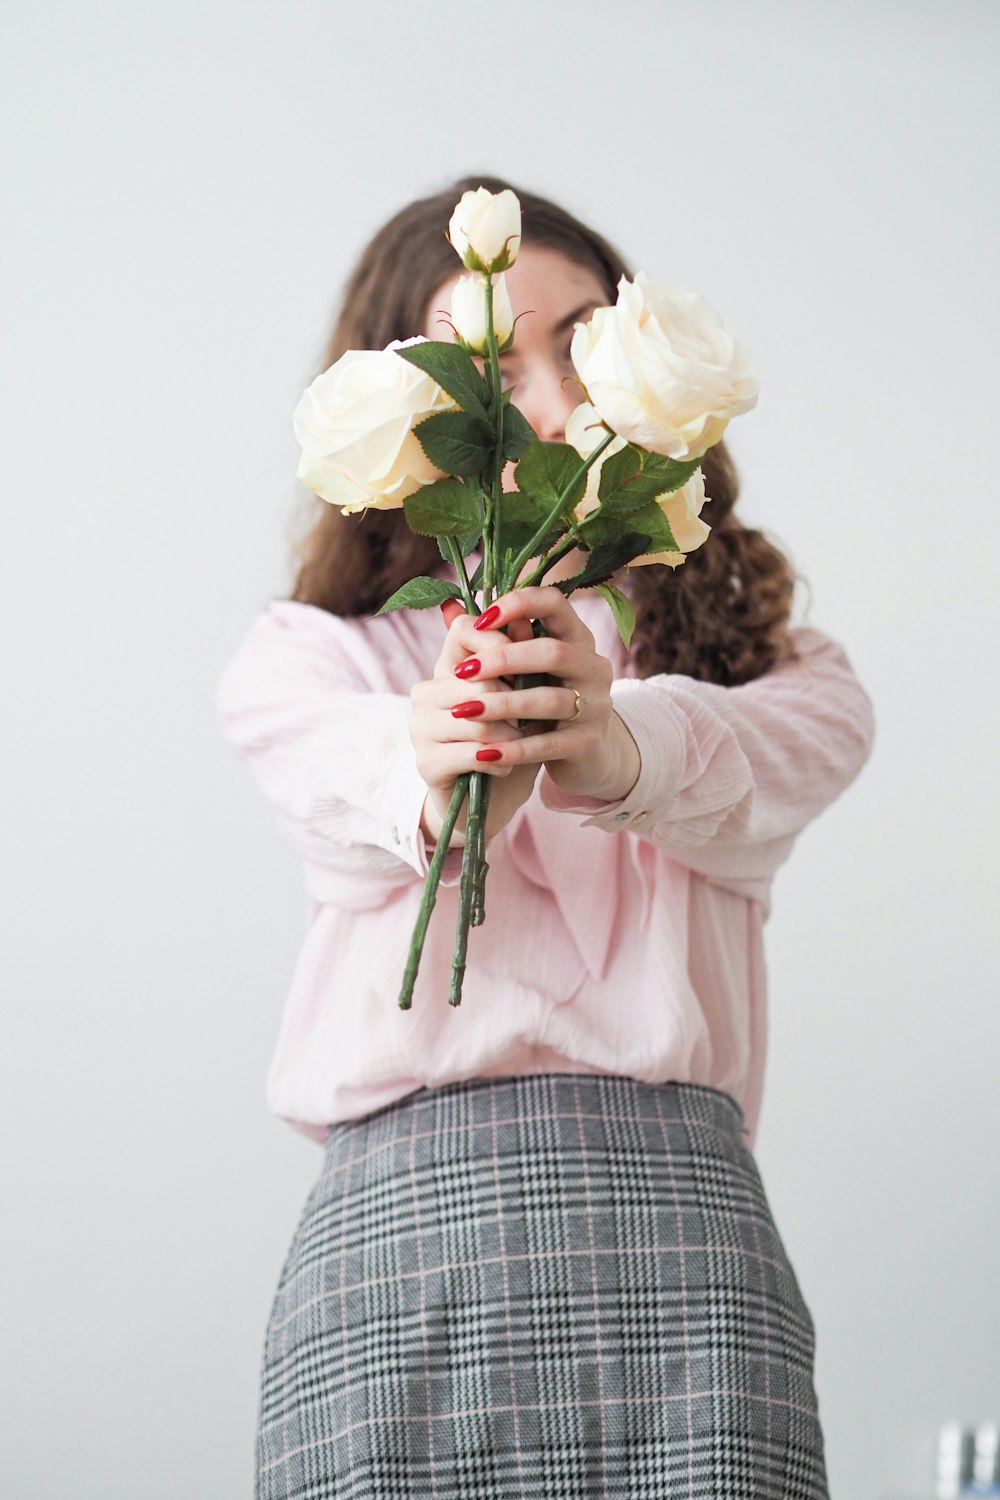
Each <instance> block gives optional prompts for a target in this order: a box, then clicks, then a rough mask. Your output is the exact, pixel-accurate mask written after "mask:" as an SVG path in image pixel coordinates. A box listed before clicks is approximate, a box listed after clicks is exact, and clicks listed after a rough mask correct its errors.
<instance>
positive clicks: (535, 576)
mask: <svg viewBox="0 0 1000 1500" xmlns="http://www.w3.org/2000/svg"><path fill="white" fill-rule="evenodd" d="M578 538H579V540H578ZM582 541H583V538H582V537H580V536H579V533H578V532H577V530H576V528H575V527H574V529H573V530H572V531H571V532H570V534H569V536H568V537H567V538H566V540H565V541H564V542H560V543H559V546H558V547H556V548H555V550H554V551H552V552H550V553H549V554H548V556H547V557H543V558H542V560H541V562H540V563H539V564H538V567H537V568H536V569H535V571H534V572H533V573H529V575H528V577H527V578H526V579H525V580H524V582H523V583H522V584H521V588H523V589H530V588H532V587H534V585H535V584H536V583H541V581H542V579H543V578H544V577H545V575H546V573H547V572H548V571H549V569H550V568H554V567H555V565H556V563H557V562H561V561H562V559H563V558H564V557H565V556H566V554H567V552H572V550H573V548H574V547H576V546H578V545H580V543H581V542H582Z"/></svg>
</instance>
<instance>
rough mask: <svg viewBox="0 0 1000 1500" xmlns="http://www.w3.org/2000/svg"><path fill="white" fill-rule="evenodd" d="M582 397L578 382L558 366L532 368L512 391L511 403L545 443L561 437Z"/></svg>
mask: <svg viewBox="0 0 1000 1500" xmlns="http://www.w3.org/2000/svg"><path fill="white" fill-rule="evenodd" d="M582 400H583V396H582V395H581V393H580V388H579V386H577V385H576V384H575V382H574V380H573V378H572V377H571V376H570V377H567V376H566V373H565V371H564V370H563V369H562V368H560V367H558V366H552V368H548V367H546V368H544V369H541V370H535V371H532V372H531V374H530V375H528V376H526V377H525V379H524V380H523V381H519V382H518V388H517V389H515V391H514V404H515V406H517V407H519V408H520V409H521V411H522V412H523V413H524V415H525V416H526V417H527V419H528V421H529V422H530V423H531V425H532V427H533V428H534V429H535V431H536V432H537V433H538V436H539V437H540V438H541V439H542V440H543V442H546V443H561V442H563V441H564V439H565V436H566V423H567V421H568V419H569V414H570V412H571V411H573V410H574V409H575V408H576V407H577V406H579V404H580V402H581V401H582Z"/></svg>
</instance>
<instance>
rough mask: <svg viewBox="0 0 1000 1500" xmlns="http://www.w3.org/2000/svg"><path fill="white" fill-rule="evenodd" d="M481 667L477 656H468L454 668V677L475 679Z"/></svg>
mask: <svg viewBox="0 0 1000 1500" xmlns="http://www.w3.org/2000/svg"><path fill="white" fill-rule="evenodd" d="M481 666H482V662H481V661H480V660H479V657H478V656H469V657H467V658H466V660H465V661H460V662H459V664H458V666H457V667H456V668H455V676H456V677H475V675H476V673H477V672H478V671H479V668H480V667H481Z"/></svg>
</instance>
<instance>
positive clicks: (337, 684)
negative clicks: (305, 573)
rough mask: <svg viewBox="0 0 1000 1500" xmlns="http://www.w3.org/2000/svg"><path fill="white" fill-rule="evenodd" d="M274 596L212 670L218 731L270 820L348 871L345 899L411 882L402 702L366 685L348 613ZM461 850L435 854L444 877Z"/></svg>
mask: <svg viewBox="0 0 1000 1500" xmlns="http://www.w3.org/2000/svg"><path fill="white" fill-rule="evenodd" d="M283 605H284V601H282V602H281V603H279V604H273V605H272V606H271V607H270V609H269V610H267V611H265V613H264V614H263V615H261V616H260V618H259V619H258V620H257V621H256V622H255V623H254V625H253V626H252V627H251V629H250V631H249V633H248V635H247V636H246V638H245V639H244V641H243V643H242V645H241V646H240V647H239V649H238V650H237V652H236V654H235V656H234V657H233V658H232V660H231V661H230V662H229V663H228V665H227V666H226V668H225V670H224V671H223V673H222V675H221V677H220V679H219V681H218V684H217V687H216V692H215V708H216V713H217V717H218V721H219V724H220V728H221V730H222V733H223V735H224V736H225V738H226V739H227V740H228V741H229V743H230V744H231V745H232V746H233V748H234V749H235V750H236V752H237V754H238V755H239V756H240V758H241V759H242V760H243V761H244V763H245V764H246V766H247V768H248V769H249V771H250V774H251V776H252V778H253V780H254V782H255V783H256V785H257V786H258V787H259V788H260V790H261V791H262V792H263V793H264V795H265V797H266V798H267V799H268V801H269V802H270V803H271V805H272V808H273V811H274V814H275V817H276V821H277V824H278V828H279V830H280V831H281V833H282V834H283V835H284V837H285V838H286V839H287V840H288V842H289V843H290V844H291V845H292V847H293V848H294V849H295V850H296V851H297V852H298V853H299V854H300V855H301V856H302V858H303V859H304V860H306V861H307V862H308V863H309V864H310V865H312V866H320V867H321V868H323V869H324V870H326V871H327V872H329V873H330V875H331V876H333V877H336V876H338V875H340V876H345V877H350V879H349V881H347V882H346V883H342V884H344V888H345V891H347V890H349V891H350V893H351V895H352V898H353V900H354V903H355V904H367V902H366V901H365V900H364V894H363V888H364V887H365V886H366V885H367V883H368V881H369V879H370V880H373V881H374V882H375V883H376V894H377V889H378V888H379V887H382V888H384V887H385V886H386V885H388V886H397V885H401V884H404V883H406V882H408V881H415V880H418V879H420V878H422V877H423V876H424V875H425V874H426V872H427V865H428V850H427V848H426V845H425V841H424V837H423V834H422V832H421V829H420V817H421V813H422V811H423V805H424V799H425V797H426V795H427V787H426V785H425V784H424V782H423V780H422V778H421V776H420V774H419V772H418V771H417V767H416V759H415V756H414V752H413V746H412V743H411V741H410V736H409V732H408V724H409V717H410V700H409V697H408V696H404V695H402V694H398V693H392V692H383V691H377V690H373V688H372V686H371V683H372V680H373V678H372V676H371V675H370V673H369V672H368V670H367V669H368V668H372V669H375V670H377V663H375V662H374V661H372V662H369V661H368V657H369V655H370V651H369V648H367V646H366V644H365V642H364V641H363V639H362V637H361V635H360V634H359V633H352V625H351V622H349V621H341V620H339V619H337V618H336V617H333V616H328V615H326V613H325V612H320V611H316V614H317V615H320V614H321V613H322V619H319V620H316V621H313V620H312V619H311V616H312V613H313V612H312V611H311V610H308V609H306V607H305V606H298V610H297V612H296V613H295V614H294V615H292V614H291V613H290V612H289V611H288V610H286V609H283ZM460 858H461V851H460V850H454V851H451V852H450V853H449V854H448V855H447V856H446V859H445V875H444V881H445V883H446V884H451V883H453V878H454V877H455V876H456V875H457V868H456V863H457V861H459V860H460Z"/></svg>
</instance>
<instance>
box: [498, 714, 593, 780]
mask: <svg viewBox="0 0 1000 1500" xmlns="http://www.w3.org/2000/svg"><path fill="white" fill-rule="evenodd" d="M575 745H578V741H577V737H576V734H575V732H574V731H573V730H572V729H569V728H567V727H565V726H563V727H561V728H559V729H554V730H550V731H543V732H542V733H540V734H527V735H522V736H521V737H520V738H519V739H516V740H507V741H504V742H502V743H501V742H498V741H496V740H490V741H489V742H488V743H487V744H484V745H482V746H480V748H479V749H478V750H477V751H476V752H475V757H474V758H475V761H476V764H475V765H474V766H473V770H476V771H479V770H483V769H485V767H486V766H487V765H489V766H490V767H491V769H493V771H494V773H495V772H496V769H497V768H498V767H500V766H504V767H505V768H506V769H507V770H514V769H516V767H518V766H532V765H540V764H541V762H542V761H555V760H566V759H567V757H568V756H569V755H570V754H571V753H572V751H573V749H574V746H575Z"/></svg>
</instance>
